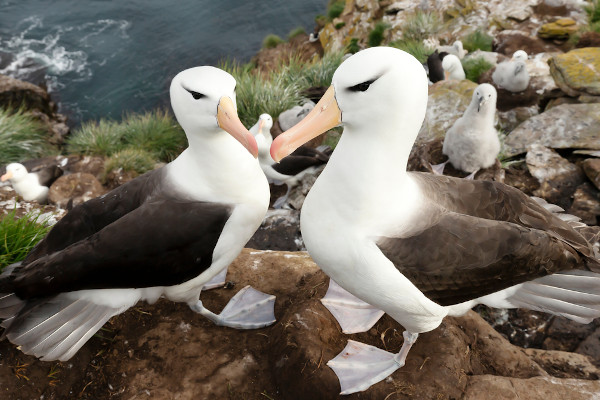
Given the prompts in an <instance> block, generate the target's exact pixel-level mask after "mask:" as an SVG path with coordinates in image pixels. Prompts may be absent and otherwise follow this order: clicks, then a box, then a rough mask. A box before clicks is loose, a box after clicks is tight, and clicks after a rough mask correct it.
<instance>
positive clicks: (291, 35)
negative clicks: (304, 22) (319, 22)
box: [287, 26, 306, 40]
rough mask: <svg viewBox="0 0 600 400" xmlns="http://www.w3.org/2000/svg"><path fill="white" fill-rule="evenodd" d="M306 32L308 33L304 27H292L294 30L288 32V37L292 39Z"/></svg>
mask: <svg viewBox="0 0 600 400" xmlns="http://www.w3.org/2000/svg"><path fill="white" fill-rule="evenodd" d="M305 33H306V31H305V30H304V28H303V27H301V26H298V27H296V28H294V29H292V31H291V32H290V33H288V36H287V37H288V40H291V39H293V38H295V37H296V36H300V35H303V34H305Z"/></svg>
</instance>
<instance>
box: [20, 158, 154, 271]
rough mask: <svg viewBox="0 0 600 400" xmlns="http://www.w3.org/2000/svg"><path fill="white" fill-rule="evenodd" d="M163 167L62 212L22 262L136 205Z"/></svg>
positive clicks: (93, 230)
mask: <svg viewBox="0 0 600 400" xmlns="http://www.w3.org/2000/svg"><path fill="white" fill-rule="evenodd" d="M163 170H164V169H163V168H160V169H157V170H154V171H150V172H148V173H146V174H144V175H141V176H139V177H137V178H135V179H133V180H131V181H129V182H127V183H125V184H124V185H122V186H119V187H118V188H116V189H114V190H112V191H111V192H109V193H107V194H105V195H103V196H101V197H97V198H94V199H91V200H89V201H86V202H85V203H83V204H80V205H78V206H77V207H75V208H73V209H72V210H71V211H69V213H68V214H67V215H65V216H64V217H63V218H62V219H61V220H60V221H58V223H57V224H56V225H55V226H54V227H53V228H52V230H51V231H50V232H49V233H48V234H47V235H46V237H45V238H44V239H42V240H41V241H40V242H39V243H38V244H37V245H36V246H35V247H34V248H33V249H32V250H31V251H30V252H29V254H27V257H25V259H24V260H23V265H26V264H29V263H30V262H32V261H34V260H36V259H38V258H40V257H43V256H45V255H48V254H52V253H54V252H57V251H59V250H63V249H64V248H66V247H67V246H69V245H71V244H73V243H77V242H79V241H80V240H83V239H85V238H87V237H88V236H90V235H93V234H94V233H96V232H99V231H100V230H101V229H103V228H104V227H105V226H107V225H109V224H111V223H113V222H114V221H116V220H118V219H119V218H121V217H122V216H124V215H125V214H127V213H129V212H131V211H133V210H135V209H136V208H138V207H139V206H140V205H141V204H142V203H143V202H144V201H146V200H147V199H148V197H149V196H151V195H152V194H153V193H154V192H155V191H156V190H157V188H158V187H159V185H160V181H161V178H162V176H163Z"/></svg>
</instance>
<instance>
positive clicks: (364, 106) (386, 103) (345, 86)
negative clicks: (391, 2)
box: [271, 47, 427, 161]
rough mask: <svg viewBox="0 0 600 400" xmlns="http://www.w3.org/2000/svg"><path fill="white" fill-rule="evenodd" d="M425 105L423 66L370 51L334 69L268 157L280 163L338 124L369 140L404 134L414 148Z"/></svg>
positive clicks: (391, 51)
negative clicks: (312, 104)
mask: <svg viewBox="0 0 600 400" xmlns="http://www.w3.org/2000/svg"><path fill="white" fill-rule="evenodd" d="M426 107H427V75H426V73H425V70H424V69H423V66H422V65H421V63H419V61H417V59H416V58H414V57H413V56H411V55H410V54H408V53H406V52H404V51H402V50H398V49H395V48H392V47H372V48H369V49H366V50H363V51H360V52H358V53H356V54H355V55H353V56H352V57H350V58H348V59H347V60H346V61H344V62H343V63H342V64H341V65H340V66H339V67H338V69H337V70H336V72H335V73H334V75H333V79H332V82H331V86H330V87H329V89H328V90H327V92H326V93H325V94H324V95H323V97H322V98H321V100H319V102H318V103H317V105H316V106H315V107H314V108H313V110H312V111H311V112H310V113H309V114H308V115H307V116H306V117H305V118H304V119H303V120H302V121H300V122H299V123H298V124H296V125H295V126H293V127H292V128H290V129H288V130H287V131H286V132H284V133H282V134H281V135H279V136H278V137H277V138H275V140H274V141H273V145H272V146H271V156H272V157H273V159H274V160H275V161H279V160H281V159H282V158H283V157H285V156H287V155H289V154H290V153H292V152H293V151H294V150H295V149H297V148H298V147H300V146H301V145H302V144H304V143H306V142H307V141H309V140H310V139H312V138H314V137H316V136H318V135H320V134H321V133H323V132H326V131H327V130H329V129H331V128H333V127H335V126H337V125H340V124H342V125H343V126H344V127H345V128H347V129H345V130H344V134H345V135H371V136H372V137H373V140H378V137H377V136H378V135H384V134H390V133H391V134H394V135H405V137H404V138H403V139H404V140H405V141H406V142H410V145H412V142H413V141H414V140H415V137H416V135H417V133H418V131H419V128H420V126H421V124H422V122H423V118H424V117H425V110H426ZM409 126H410V127H411V128H412V129H408V128H407V127H409ZM402 128H404V129H402ZM415 128H416V130H415ZM409 148H410V147H409Z"/></svg>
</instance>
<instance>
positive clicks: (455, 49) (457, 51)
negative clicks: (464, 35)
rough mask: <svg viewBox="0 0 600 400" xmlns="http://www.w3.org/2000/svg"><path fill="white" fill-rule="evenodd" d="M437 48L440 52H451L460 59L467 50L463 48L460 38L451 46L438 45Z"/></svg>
mask: <svg viewBox="0 0 600 400" xmlns="http://www.w3.org/2000/svg"><path fill="white" fill-rule="evenodd" d="M437 50H438V52H440V53H442V52H446V53H448V54H453V55H455V56H456V57H458V58H459V59H461V60H462V59H463V58H464V57H465V55H466V54H467V53H468V52H469V51H468V50H465V49H463V43H462V42H461V41H460V40H457V41H455V42H454V43H452V46H438V47H437Z"/></svg>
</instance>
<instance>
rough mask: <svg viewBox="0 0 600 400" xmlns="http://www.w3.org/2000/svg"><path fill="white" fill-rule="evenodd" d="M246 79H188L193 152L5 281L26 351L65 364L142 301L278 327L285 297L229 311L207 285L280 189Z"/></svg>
mask: <svg viewBox="0 0 600 400" xmlns="http://www.w3.org/2000/svg"><path fill="white" fill-rule="evenodd" d="M235 86H236V82H235V79H234V78H233V77H232V76H231V75H229V74H228V73H226V72H224V71H222V70H220V69H217V68H214V67H197V68H191V69H188V70H185V71H183V72H180V73H179V74H177V76H175V78H173V80H172V83H171V87H170V97H171V105H172V107H173V111H174V113H175V116H176V118H177V120H178V122H179V123H180V125H181V126H182V128H183V129H184V131H185V133H186V136H187V138H188V142H189V147H188V148H187V149H186V150H185V151H184V152H183V153H182V154H181V155H179V157H177V158H176V159H175V160H174V161H172V162H171V163H169V164H167V165H166V166H164V167H162V168H160V169H157V170H154V171H151V172H148V173H146V174H144V175H142V176H139V177H137V178H136V179H134V180H132V181H130V182H127V183H126V184H124V185H122V186H120V187H118V188H117V189H114V190H113V191H111V192H109V193H107V194H105V195H103V196H101V197H98V198H95V199H92V200H89V201H87V202H85V203H83V204H81V205H79V206H77V207H75V208H73V209H72V210H71V211H70V212H69V213H68V214H67V215H66V216H65V217H64V218H63V219H61V220H60V221H59V222H58V223H57V224H56V225H55V226H54V227H53V229H52V230H51V231H50V232H49V233H48V235H47V236H46V237H45V238H44V239H42V241H40V242H39V243H38V244H37V245H36V246H35V248H34V249H33V250H32V251H31V252H30V253H29V254H28V255H27V257H26V258H25V259H24V260H23V261H22V262H20V263H17V264H13V265H11V266H9V267H7V268H6V270H5V271H4V272H3V274H2V275H0V318H1V319H4V320H3V321H2V323H1V326H2V327H3V328H4V334H3V337H6V338H8V340H10V341H11V342H12V343H14V344H15V345H18V346H20V349H21V350H22V351H23V352H24V353H26V354H32V355H35V356H36V357H41V358H42V359H43V360H46V361H49V360H61V361H65V360H68V359H69V358H71V357H72V356H73V355H74V354H75V353H76V352H77V350H79V348H81V346H83V345H84V344H85V343H86V341H87V340H88V339H89V338H90V337H91V336H92V335H93V334H94V333H95V332H96V331H97V330H98V329H100V328H101V327H102V325H103V324H104V323H105V322H106V321H107V320H108V319H110V318H111V317H112V316H114V315H117V314H120V313H122V312H124V311H125V310H127V309H128V308H129V307H132V306H133V305H134V304H136V303H137V302H138V301H139V300H146V301H148V302H150V303H153V302H155V301H157V300H158V298H159V297H161V296H164V297H166V298H167V299H170V300H172V301H177V302H184V303H186V304H188V306H189V307H190V308H191V309H192V310H193V311H195V312H197V313H199V314H201V315H203V316H205V317H207V318H209V319H210V320H211V321H213V322H214V323H216V324H218V325H224V326H230V327H235V328H245V329H250V328H258V327H263V326H266V325H269V324H271V323H273V322H274V321H275V317H274V314H273V304H274V301H275V299H274V297H273V296H269V295H266V294H264V293H261V292H258V291H256V290H254V289H252V288H250V287H249V286H247V287H245V288H243V289H241V290H240V291H239V292H238V293H237V294H236V295H235V296H234V297H233V298H232V299H231V301H230V302H229V303H228V305H227V306H226V307H225V309H224V310H223V311H222V312H221V314H219V315H216V314H214V313H212V312H211V311H209V310H207V309H206V308H204V306H203V305H202V301H200V300H199V296H200V293H201V291H202V289H203V287H204V286H205V285H206V284H207V283H208V282H209V281H210V280H211V279H212V278H213V277H215V276H216V275H217V274H218V273H219V272H220V271H222V270H223V269H224V268H226V267H227V266H228V265H229V264H230V263H231V262H232V261H233V260H234V259H235V258H236V257H237V255H238V254H239V252H240V251H241V250H242V248H243V247H244V245H245V244H246V242H247V241H248V240H249V239H250V237H251V236H252V235H253V234H254V232H255V231H256V229H257V228H258V227H259V226H260V224H261V222H262V220H263V218H264V216H265V214H266V211H267V208H268V205H269V195H270V193H269V186H268V184H267V180H266V179H265V176H264V174H263V172H262V170H261V169H260V166H259V165H258V162H257V160H256V158H255V157H256V156H257V154H258V149H257V145H256V141H255V139H254V137H253V136H252V134H250V132H248V130H246V128H244V126H243V125H242V123H241V122H240V120H239V119H238V117H237V113H236V108H235V92H234V90H235Z"/></svg>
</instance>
